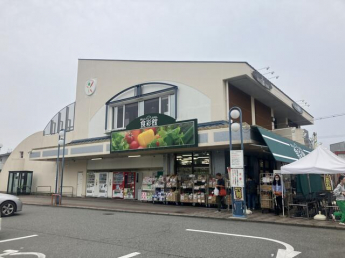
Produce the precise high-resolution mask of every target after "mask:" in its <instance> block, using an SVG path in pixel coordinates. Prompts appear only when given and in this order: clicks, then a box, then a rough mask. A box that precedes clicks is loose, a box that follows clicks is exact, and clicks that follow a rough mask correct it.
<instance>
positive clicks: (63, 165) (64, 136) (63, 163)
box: [60, 130, 66, 204]
mask: <svg viewBox="0 0 345 258" xmlns="http://www.w3.org/2000/svg"><path fill="white" fill-rule="evenodd" d="M65 143H66V130H64V134H63V147H62V165H61V167H62V168H61V189H60V192H61V200H60V204H61V203H62V185H63V171H64V167H65Z"/></svg>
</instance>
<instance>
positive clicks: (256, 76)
mask: <svg viewBox="0 0 345 258" xmlns="http://www.w3.org/2000/svg"><path fill="white" fill-rule="evenodd" d="M252 75H253V77H254V79H255V80H256V81H257V82H258V83H260V84H261V85H262V86H263V87H264V88H265V89H267V90H271V89H272V88H273V85H272V83H271V82H270V81H269V80H267V79H266V78H265V77H264V76H263V75H262V74H261V73H259V72H258V71H254V72H253V73H252Z"/></svg>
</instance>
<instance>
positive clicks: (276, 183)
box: [272, 174, 285, 216]
mask: <svg viewBox="0 0 345 258" xmlns="http://www.w3.org/2000/svg"><path fill="white" fill-rule="evenodd" d="M284 190H285V189H284V186H283V182H282V181H281V179H280V176H279V175H277V174H276V175H275V176H274V180H273V183H272V191H273V195H274V199H275V202H274V211H275V215H276V216H279V214H280V212H281V211H282V210H283V208H284V207H283V191H284Z"/></svg>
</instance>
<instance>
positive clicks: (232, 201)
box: [228, 109, 234, 213]
mask: <svg viewBox="0 0 345 258" xmlns="http://www.w3.org/2000/svg"><path fill="white" fill-rule="evenodd" d="M231 110H232V109H230V110H229V141H230V147H229V150H230V153H229V154H230V155H231V151H232V134H231V116H230V112H231ZM230 164H231V160H230ZM229 169H230V173H228V174H229V182H230V184H231V177H230V175H231V166H230V165H229ZM230 190H231V205H232V213H234V192H233V189H232V187H231V185H230ZM228 210H230V204H229V202H228Z"/></svg>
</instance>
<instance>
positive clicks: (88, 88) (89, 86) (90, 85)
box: [85, 79, 97, 96]
mask: <svg viewBox="0 0 345 258" xmlns="http://www.w3.org/2000/svg"><path fill="white" fill-rule="evenodd" d="M96 86H97V79H90V80H88V81H87V82H86V85H85V93H86V95H88V96H91V95H92V94H93V93H94V92H95V91H96Z"/></svg>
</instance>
